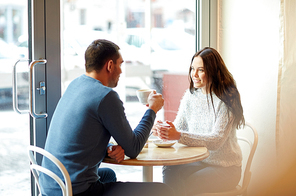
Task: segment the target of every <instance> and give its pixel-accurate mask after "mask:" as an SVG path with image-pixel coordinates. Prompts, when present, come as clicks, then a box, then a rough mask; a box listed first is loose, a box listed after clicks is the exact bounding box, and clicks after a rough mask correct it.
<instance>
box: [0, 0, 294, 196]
mask: <svg viewBox="0 0 296 196" xmlns="http://www.w3.org/2000/svg"><path fill="white" fill-rule="evenodd" d="M30 2H31V1H30ZM65 2H68V3H69V2H70V3H72V7H71V6H70V7H68V9H70V10H71V9H73V10H75V6H82V5H81V1H79V0H77V1H75V0H71V1H70V0H68V1H65ZM75 2H77V4H75ZM86 2H89V1H86ZM98 2H99V1H98ZM102 2H104V3H105V4H108V2H107V1H102ZM143 2H145V3H146V2H147V0H146V1H143ZM153 2H157V0H155V1H152V0H151V3H153ZM165 2H166V3H170V2H169V1H165ZM187 2H188V1H184V4H185V3H187ZM191 2H194V5H195V8H194V9H192V10H194V12H196V13H198V14H196V17H197V18H199V19H198V20H196V23H194V26H195V27H196V28H195V34H194V36H193V37H194V38H195V39H194V40H195V44H194V46H193V47H195V49H194V50H198V49H200V48H203V47H205V46H211V47H213V48H216V49H217V50H218V51H219V52H220V54H221V56H222V57H223V59H224V61H225V64H226V65H227V67H228V69H229V70H230V72H231V73H232V75H233V76H234V79H235V80H236V83H237V87H238V89H239V91H240V94H241V101H242V105H243V109H244V116H245V119H246V121H247V122H250V123H251V124H252V125H253V126H254V127H255V128H256V129H257V131H258V138H259V140H258V146H257V149H256V152H255V155H254V158H253V161H252V166H251V172H252V177H251V181H250V184H249V186H248V195H251V196H257V195H258V196H262V195H266V196H267V195H268V196H270V195H287V196H288V195H295V194H296V188H295V186H294V185H295V183H296V155H295V152H296V144H295V138H296V121H295V117H296V104H295V97H296V77H295V74H296V36H295V32H296V20H295V18H296V1H294V0H248V1H246V0H243V1H237V0H197V1H193V0H192V1H191ZM39 3H40V2H37V1H32V4H29V5H30V6H33V4H39ZM104 3H101V4H100V6H104ZM172 4H173V3H172ZM176 4H177V3H176ZM85 5H87V3H86V4H85ZM134 5H136V2H135V4H134ZM145 5H146V6H149V5H151V4H149V3H148V4H147V3H146V4H145ZM37 6H39V5H37ZM42 6H44V7H45V9H48V10H46V12H45V14H44V15H43V16H44V18H43V19H44V21H46V22H45V24H44V23H43V21H42V19H40V18H39V19H37V20H36V21H35V22H34V24H33V25H32V26H31V28H33V29H34V28H35V29H37V28H36V27H40V29H41V30H34V33H35V36H36V37H35V38H34V37H33V38H32V37H31V38H32V39H34V40H35V42H38V40H39V41H40V40H41V41H42V40H43V42H44V43H46V44H47V46H44V45H42V44H41V46H40V45H36V46H35V50H36V51H37V52H36V53H35V56H36V57H38V56H39V57H42V56H44V55H45V56H46V57H47V58H49V59H50V58H52V57H54V56H56V55H59V53H60V49H59V48H60V47H59V46H60V44H61V43H62V42H63V40H60V31H61V29H62V28H60V25H61V23H62V22H60V18H61V17H62V15H63V13H62V12H61V13H58V12H60V10H62V8H61V6H60V1H59V0H54V1H52V0H51V1H48V0H45V1H44V2H43V3H42V5H41V7H42ZM123 6H126V5H123ZM82 7H83V6H82ZM191 8H192V7H191ZM83 10H84V11H83ZM85 10H86V9H82V12H83V13H84V12H86V11H85ZM114 10H116V12H117V13H119V14H124V13H122V11H121V10H120V9H118V8H117V7H114ZM34 11H35V12H36V14H38V8H35V10H34ZM146 11H147V10H146ZM53 13H54V14H53ZM147 13H148V12H147ZM97 18H98V21H100V13H98V15H97ZM123 18H124V17H123ZM85 20H87V18H85ZM119 20H120V19H119ZM110 21H112V19H111V18H110ZM197 21H198V22H197ZM146 22H147V21H146ZM148 22H149V20H148ZM150 22H151V21H150ZM108 24H109V25H111V24H112V25H114V24H115V25H118V26H117V30H118V29H120V28H122V26H123V24H122V23H108ZM42 28H44V30H42ZM106 28H108V27H106ZM72 30H73V29H72ZM109 30H110V29H109ZM44 35H46V36H47V37H46V38H45V41H44ZM175 39H179V40H181V41H182V37H176V38H175ZM38 47H41V48H42V47H46V50H45V53H43V52H40V51H41V50H39V48H38ZM57 48H58V49H57ZM193 53H194V51H193ZM193 53H192V54H193ZM192 54H191V56H192ZM123 55H124V53H123ZM123 57H124V56H123ZM49 59H47V61H48V62H49V63H53V64H59V63H60V61H59V60H57V59H56V58H52V61H50V60H49ZM187 60H188V61H189V60H190V59H187ZM148 71H149V70H148ZM56 72H59V73H60V71H59V67H57V68H47V74H49V75H52V77H51V76H50V77H47V80H48V86H47V89H49V91H50V89H51V87H53V86H54V87H56V86H60V87H57V88H58V90H60V91H61V92H63V88H64V87H63V86H61V85H58V84H57V82H59V83H60V79H57V78H61V77H65V75H63V74H55V73H56ZM139 73H140V72H139ZM145 73H147V72H145ZM186 73H187V70H186ZM126 82H128V80H126ZM55 90H56V89H55ZM118 91H121V89H120V88H119V89H118ZM48 93H50V92H48ZM53 94H54V95H52V97H51V99H50V100H49V101H50V102H47V113H48V115H49V116H48V117H47V120H40V121H38V122H40V124H38V122H37V124H36V125H35V128H36V127H37V128H39V127H41V126H43V124H44V123H45V126H44V128H41V131H39V132H38V133H37V134H36V135H35V138H38V137H40V138H41V139H40V140H39V141H37V143H40V144H44V140H45V138H46V130H47V128H48V124H49V121H50V118H51V115H52V113H53V111H54V105H55V104H56V102H57V100H58V99H59V98H60V96H61V93H53ZM41 101H42V100H41ZM37 109H38V107H37ZM32 121H33V120H32ZM42 138H43V139H42ZM41 146H42V145H41ZM0 158H1V156H0ZM0 179H1V180H2V179H3V178H0ZM0 184H1V183H0ZM0 186H1V185H0ZM4 189H5V187H4V188H1V189H0V195H2V194H1V191H3V190H4Z"/></svg>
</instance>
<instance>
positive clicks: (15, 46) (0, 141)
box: [0, 1, 31, 196]
mask: <svg viewBox="0 0 296 196" xmlns="http://www.w3.org/2000/svg"><path fill="white" fill-rule="evenodd" d="M27 13H28V11H27V1H1V2H0V149H1V150H0V162H1V164H0V195H12V196H16V195H30V194H31V191H30V188H31V185H30V168H29V162H28V156H27V152H26V149H27V146H28V145H29V144H30V134H29V133H30V131H29V114H24V115H20V114H18V113H16V112H14V111H13V109H12V108H13V107H12V106H13V104H12V70H13V65H14V64H15V63H16V62H17V60H18V59H23V58H28V47H27V45H28V44H27V40H28V35H27V32H28V28H27V27H28V23H27V20H28V19H27ZM16 72H17V83H16V84H17V89H18V91H17V98H18V99H17V100H18V108H19V109H20V110H28V103H29V101H28V98H29V86H28V61H22V62H19V63H18V64H17V66H16Z"/></svg>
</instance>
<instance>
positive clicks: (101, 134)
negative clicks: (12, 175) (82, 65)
mask: <svg viewBox="0 0 296 196" xmlns="http://www.w3.org/2000/svg"><path fill="white" fill-rule="evenodd" d="M155 116H156V114H155V112H154V111H153V110H151V109H148V110H147V111H146V113H145V114H144V116H143V118H142V119H141V121H140V123H139V125H138V126H137V127H136V128H135V130H134V131H133V130H132V128H131V127H130V125H129V122H128V120H127V119H126V116H125V113H124V107H123V103H122V101H121V100H120V99H119V96H118V94H117V93H116V92H115V91H114V90H112V89H111V88H109V87H106V86H104V85H103V84H102V83H101V82H100V81H98V80H96V79H94V78H91V77H88V76H86V75H82V76H80V77H78V78H76V79H75V80H73V81H72V82H71V84H70V85H69V86H68V88H67V90H66V92H65V93H64V95H63V96H62V98H61V99H60V101H59V103H58V105H57V107H56V109H55V112H54V115H53V118H52V120H51V124H50V127H49V132H48V136H47V139H46V144H45V149H46V150H47V151H49V152H50V153H52V154H53V155H54V156H55V157H56V158H57V159H59V160H60V161H61V162H62V163H63V164H64V166H65V167H66V169H67V171H68V172H69V174H70V178H71V182H72V187H73V194H78V193H81V192H83V191H85V190H87V189H88V188H89V186H90V184H91V183H93V182H96V181H97V180H98V179H99V176H98V174H97V170H98V167H99V166H100V163H101V162H102V160H103V159H104V157H105V156H106V149H107V146H108V143H109V140H110V137H111V136H112V137H113V138H114V139H115V141H116V142H117V143H118V145H120V146H121V147H122V148H123V149H124V152H125V154H126V155H127V156H129V157H131V158H135V157H136V156H137V155H138V154H139V153H140V152H141V150H142V148H143V146H144V145H145V142H146V141H147V139H148V137H149V132H150V130H151V128H152V126H153V123H154V120H155ZM42 165H43V166H45V167H47V168H49V169H50V170H53V171H54V173H57V174H59V176H60V177H61V178H62V175H61V173H60V172H59V170H58V168H57V167H55V166H54V165H53V164H52V163H51V162H50V161H49V160H48V159H47V158H44V159H43V161H42ZM62 179H63V178H62ZM40 183H41V187H42V193H43V194H47V195H60V194H61V192H60V188H59V186H58V184H57V183H55V182H54V181H53V180H52V179H51V178H49V177H47V176H46V175H42V174H41V176H40Z"/></svg>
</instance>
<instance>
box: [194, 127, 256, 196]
mask: <svg viewBox="0 0 296 196" xmlns="http://www.w3.org/2000/svg"><path fill="white" fill-rule="evenodd" d="M245 127H248V128H250V129H251V130H252V135H253V142H251V139H247V138H246V136H244V137H240V136H238V137H237V139H238V142H239V144H240V146H241V148H242V150H243V147H244V146H243V143H245V144H247V146H248V148H249V154H248V155H247V156H244V155H245V154H244V150H243V167H242V169H243V172H242V177H241V182H240V184H239V185H237V186H236V188H235V189H233V190H229V191H223V192H217V193H202V194H197V195H195V196H234V195H244V196H246V195H247V188H248V186H249V183H250V180H251V175H252V173H251V171H250V168H251V164H252V161H253V157H254V154H255V151H256V148H257V144H258V133H257V131H256V129H255V128H254V127H253V126H252V125H251V124H250V123H248V122H247V123H246V126H245ZM239 132H242V130H237V133H238V135H240V133H239ZM244 157H246V159H245V160H244ZM244 163H245V164H244Z"/></svg>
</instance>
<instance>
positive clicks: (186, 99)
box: [174, 89, 242, 167]
mask: <svg viewBox="0 0 296 196" xmlns="http://www.w3.org/2000/svg"><path fill="white" fill-rule="evenodd" d="M212 97H213V103H214V107H213V105H212V101H211V97H210V94H203V93H202V91H201V89H196V90H195V91H194V93H193V94H191V93H190V91H189V90H187V91H186V92H185V94H184V96H183V98H182V100H181V103H180V106H179V111H178V114H177V116H176V119H175V121H174V125H175V127H176V129H177V130H178V131H181V137H180V139H179V143H182V144H185V145H188V146H203V147H207V149H208V150H209V152H210V155H209V157H208V158H207V159H205V160H203V162H205V163H208V164H211V165H217V166H223V167H229V166H241V161H242V152H241V149H240V147H239V145H238V143H237V137H236V129H235V127H234V126H232V124H230V126H227V124H228V122H229V121H230V122H232V120H231V119H232V114H231V113H230V114H229V116H228V112H227V106H226V105H225V103H224V102H223V101H221V100H220V99H219V98H218V97H217V96H216V95H215V94H214V93H213V96H212Z"/></svg>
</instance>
